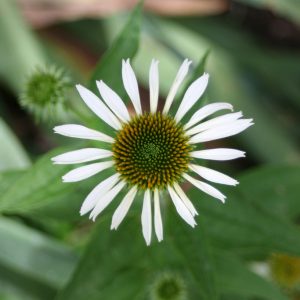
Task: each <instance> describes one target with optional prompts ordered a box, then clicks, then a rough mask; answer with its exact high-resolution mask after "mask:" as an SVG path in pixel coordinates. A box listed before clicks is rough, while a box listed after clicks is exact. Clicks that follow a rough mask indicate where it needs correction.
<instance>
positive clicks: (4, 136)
mask: <svg viewBox="0 0 300 300" xmlns="http://www.w3.org/2000/svg"><path fill="white" fill-rule="evenodd" d="M0 140H1V141H5V143H3V144H2V145H1V147H0V171H4V170H9V169H14V170H15V169H25V168H27V167H29V165H30V160H29V157H28V156H27V154H26V152H25V150H24V149H23V147H22V145H21V144H20V143H19V141H18V139H17V138H16V136H15V135H14V133H13V132H12V131H11V130H10V129H9V128H8V126H7V125H6V124H5V123H4V121H3V120H2V119H0Z"/></svg>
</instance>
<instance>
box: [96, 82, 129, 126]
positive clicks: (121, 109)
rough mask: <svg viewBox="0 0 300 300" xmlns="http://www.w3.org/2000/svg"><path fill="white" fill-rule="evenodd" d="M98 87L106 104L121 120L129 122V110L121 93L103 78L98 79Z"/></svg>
mask: <svg viewBox="0 0 300 300" xmlns="http://www.w3.org/2000/svg"><path fill="white" fill-rule="evenodd" d="M97 87H98V89H99V92H100V94H101V96H102V98H103V100H104V102H105V103H106V105H107V106H108V107H109V108H110V109H111V110H112V111H113V112H114V113H115V115H116V116H117V117H118V118H119V119H120V120H121V121H123V122H128V121H129V120H130V116H129V112H128V109H127V107H126V105H125V104H124V102H123V101H122V99H121V98H120V97H119V95H118V94H117V93H116V92H115V91H114V90H112V89H111V88H110V87H109V86H108V85H107V84H105V83H104V82H103V81H102V80H100V81H97Z"/></svg>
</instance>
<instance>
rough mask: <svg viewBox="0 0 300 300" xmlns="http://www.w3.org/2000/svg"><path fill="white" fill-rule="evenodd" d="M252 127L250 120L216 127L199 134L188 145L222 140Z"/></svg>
mask: <svg viewBox="0 0 300 300" xmlns="http://www.w3.org/2000/svg"><path fill="white" fill-rule="evenodd" d="M251 125H253V123H252V119H242V120H237V121H234V122H232V123H229V124H225V125H220V126H216V127H214V128H211V129H208V130H205V131H203V132H200V133H198V134H196V135H194V136H192V137H191V139H190V141H189V142H190V144H196V143H203V142H208V141H213V140H218V139H222V138H225V137H228V136H232V135H235V134H238V133H240V132H242V131H244V130H245V129H247V128H248V127H250V126H251Z"/></svg>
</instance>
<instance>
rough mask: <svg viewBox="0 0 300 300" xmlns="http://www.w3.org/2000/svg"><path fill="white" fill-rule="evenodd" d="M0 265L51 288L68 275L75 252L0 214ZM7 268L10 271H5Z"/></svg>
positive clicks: (73, 262)
mask: <svg viewBox="0 0 300 300" xmlns="http://www.w3.org/2000/svg"><path fill="white" fill-rule="evenodd" d="M0 240H1V245H0V266H2V267H3V268H5V269H6V270H7V274H8V273H9V272H14V273H16V276H17V275H18V274H19V276H20V277H22V276H26V277H27V278H28V280H30V279H32V280H36V281H37V282H40V283H43V284H44V285H47V286H48V289H49V290H50V289H51V288H54V289H58V288H61V287H62V286H63V285H64V284H65V283H66V282H67V281H68V279H69V278H70V275H71V273H72V271H73V268H74V266H75V264H76V261H77V256H76V255H75V254H74V253H73V252H72V251H71V250H70V249H69V248H68V247H66V246H64V245H63V244H61V243H59V242H57V241H55V240H53V239H51V238H49V237H47V236H44V235H43V234H41V233H39V232H37V231H35V230H33V229H30V228H28V227H26V226H25V225H22V224H21V223H18V222H16V221H13V220H10V219H8V218H4V217H2V218H0ZM9 270H10V271H9Z"/></svg>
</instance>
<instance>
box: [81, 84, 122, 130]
mask: <svg viewBox="0 0 300 300" xmlns="http://www.w3.org/2000/svg"><path fill="white" fill-rule="evenodd" d="M76 88H77V90H78V92H79V94H80V96H81V98H82V100H83V101H84V102H85V104H86V105H87V106H88V107H89V108H90V110H92V111H93V112H94V113H95V114H96V115H97V116H98V117H99V118H100V119H101V120H103V121H104V122H105V123H106V124H108V125H109V126H111V127H112V128H114V129H116V130H119V129H121V127H122V125H121V123H120V121H119V120H118V119H117V118H116V116H115V115H114V114H113V113H112V112H111V111H110V110H109V109H108V108H107V106H106V105H105V104H104V103H103V102H102V101H101V100H100V98H99V97H97V96H96V95H95V94H94V93H93V92H91V91H90V90H88V89H87V88H85V87H84V86H82V85H80V84H77V85H76Z"/></svg>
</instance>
